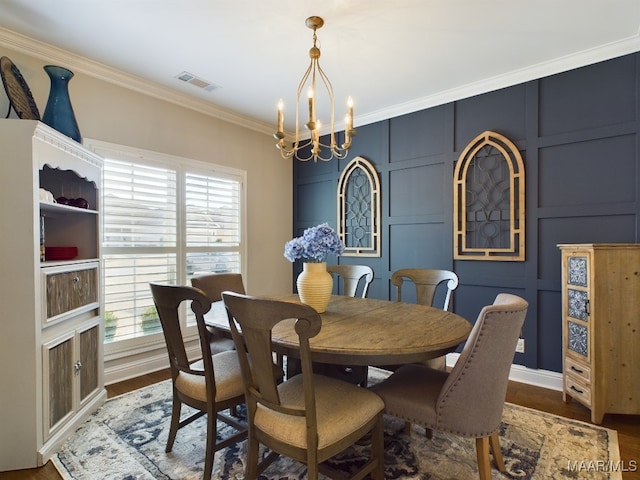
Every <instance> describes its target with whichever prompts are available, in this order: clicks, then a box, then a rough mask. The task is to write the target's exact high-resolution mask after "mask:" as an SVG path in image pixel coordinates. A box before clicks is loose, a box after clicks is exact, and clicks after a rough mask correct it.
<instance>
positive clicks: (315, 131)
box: [273, 16, 356, 162]
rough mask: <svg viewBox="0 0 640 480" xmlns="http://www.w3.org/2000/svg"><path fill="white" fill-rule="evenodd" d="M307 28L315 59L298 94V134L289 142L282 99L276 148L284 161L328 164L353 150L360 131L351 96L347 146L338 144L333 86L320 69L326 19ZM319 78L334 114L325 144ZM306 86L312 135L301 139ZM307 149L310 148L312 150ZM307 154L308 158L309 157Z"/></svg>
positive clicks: (312, 21)
mask: <svg viewBox="0 0 640 480" xmlns="http://www.w3.org/2000/svg"><path fill="white" fill-rule="evenodd" d="M305 25H306V26H307V27H309V28H310V29H312V30H313V47H311V48H310V49H309V57H310V58H311V62H310V63H309V68H307V71H306V72H305V73H304V75H303V76H302V80H300V85H298V93H297V94H296V135H295V138H294V139H293V141H291V142H290V143H289V142H287V140H286V139H285V134H284V104H283V102H282V99H281V100H280V101H279V102H278V131H277V132H276V133H274V134H273V136H274V137H275V138H276V139H277V140H278V142H277V143H276V147H277V148H278V149H279V150H280V154H281V155H282V157H283V158H291V157H295V158H297V159H298V160H301V161H303V162H306V161H308V160H311V159H313V161H314V162H317V161H318V160H323V161H325V162H326V161H329V160H331V159H332V158H334V157H335V158H339V159H342V158H345V157H346V156H347V153H348V152H349V148H350V147H351V138H352V137H353V136H354V135H355V134H356V131H355V130H354V128H353V100H352V99H351V97H349V99H348V100H347V114H346V116H345V119H344V125H345V127H344V143H343V144H342V145H338V144H337V143H336V135H335V122H334V108H333V87H332V86H331V82H330V81H329V78H328V77H327V76H326V74H325V73H324V71H323V70H322V68H321V67H320V62H319V59H320V49H319V48H318V47H317V46H316V41H317V36H316V30H317V29H319V28H322V26H323V25H324V20H323V19H322V18H320V17H316V16H313V17H309V18H307V20H306V21H305ZM318 77H319V78H320V80H321V81H322V85H324V88H325V89H326V91H327V95H328V98H329V107H330V112H331V118H330V125H329V127H330V134H329V140H330V143H329V144H325V143H322V142H321V141H320V131H321V128H322V124H321V122H320V120H319V119H318V118H317V117H316V112H317V110H316V99H317V98H318V93H319V92H318V90H316V80H317V78H318ZM305 86H306V87H307V101H308V108H309V115H308V121H307V123H305V127H306V130H307V131H308V132H309V138H308V139H307V138H306V135H305V136H304V138H303V139H301V138H300V136H301V131H300V130H301V129H300V126H299V112H300V95H301V94H302V91H303V90H304V89H305ZM303 102H304V100H303ZM303 104H304V103H303ZM307 147H309V149H308V150H307ZM323 149H328V153H327V154H325V155H324V156H323V155H322V153H323V152H324V150H323ZM307 152H308V155H306V153H307Z"/></svg>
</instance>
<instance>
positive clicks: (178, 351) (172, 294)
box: [149, 283, 215, 398]
mask: <svg viewBox="0 0 640 480" xmlns="http://www.w3.org/2000/svg"><path fill="white" fill-rule="evenodd" d="M149 286H150V288H151V294H152V295H153V302H154V303H155V306H156V310H157V311H158V317H159V318H160V324H161V325H162V333H163V334H164V340H165V342H166V344H167V352H168V354H169V366H170V369H171V377H172V378H173V380H175V379H176V378H177V377H178V374H179V373H180V372H187V373H194V372H193V371H192V370H191V368H190V367H189V363H190V362H189V359H188V357H187V353H186V350H185V346H184V341H183V337H182V329H181V328H180V318H179V311H180V304H181V303H182V302H184V301H188V300H191V309H192V310H193V313H194V314H195V317H196V322H197V325H198V333H199V336H200V347H201V348H202V356H203V362H204V366H205V372H213V364H212V361H211V347H210V345H209V342H208V341H207V333H206V327H205V323H204V314H205V313H207V312H208V311H209V310H210V309H211V302H210V301H209V299H208V298H207V296H206V295H205V294H204V292H203V291H202V290H199V289H197V288H194V287H189V286H178V285H165V284H160V283H150V284H149ZM200 374H201V375H202V372H200ZM212 383H213V382H212ZM212 388H214V389H215V386H212ZM213 398H215V395H214V396H213Z"/></svg>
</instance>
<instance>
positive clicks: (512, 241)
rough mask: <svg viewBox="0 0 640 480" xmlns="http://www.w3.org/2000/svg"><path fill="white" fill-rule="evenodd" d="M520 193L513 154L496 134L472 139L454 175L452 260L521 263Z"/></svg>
mask: <svg viewBox="0 0 640 480" xmlns="http://www.w3.org/2000/svg"><path fill="white" fill-rule="evenodd" d="M524 189H525V177H524V163H523V161H522V156H521V155H520V152H519V151H518V148H517V147H516V146H515V145H514V144H513V143H512V142H511V141H510V140H509V139H508V138H506V137H504V136H503V135H500V134H498V133H496V132H491V131H486V132H483V133H482V134H480V135H478V136H477V137H476V138H474V139H473V140H472V141H471V142H470V143H469V144H468V145H467V147H466V148H465V149H464V151H463V152H462V154H461V155H460V158H459V159H458V162H457V164H456V168H455V172H454V185H453V192H454V197H453V205H454V219H453V226H454V249H453V255H454V258H455V259H464V260H502V261H505V260H506V261H524V259H525V205H524V199H525V196H524V193H525V192H524Z"/></svg>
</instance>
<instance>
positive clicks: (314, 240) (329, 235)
mask: <svg viewBox="0 0 640 480" xmlns="http://www.w3.org/2000/svg"><path fill="white" fill-rule="evenodd" d="M344 250H345V246H344V243H342V241H341V240H340V237H339V236H338V234H337V233H336V231H335V230H334V229H333V228H331V227H330V226H329V224H328V223H326V222H325V223H322V224H320V225H317V226H315V227H310V228H307V229H306V230H305V231H304V233H303V234H302V236H301V237H296V238H294V239H293V240H289V241H288V242H287V243H286V244H285V246H284V256H285V258H286V259H287V260H289V261H290V262H294V261H296V260H298V259H302V260H304V261H305V262H324V261H325V259H326V258H327V255H330V254H331V255H342V254H343V253H344Z"/></svg>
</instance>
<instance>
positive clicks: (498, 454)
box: [489, 431, 507, 472]
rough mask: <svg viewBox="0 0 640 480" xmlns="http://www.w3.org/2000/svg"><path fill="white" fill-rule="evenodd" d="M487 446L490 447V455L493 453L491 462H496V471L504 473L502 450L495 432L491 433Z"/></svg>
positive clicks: (505, 468) (505, 469)
mask: <svg viewBox="0 0 640 480" xmlns="http://www.w3.org/2000/svg"><path fill="white" fill-rule="evenodd" d="M489 445H490V446H491V453H493V461H494V462H496V466H497V467H498V470H500V471H501V472H506V471H507V467H505V465H504V459H503V458H502V449H501V448H500V439H499V437H498V432H497V431H495V432H493V433H492V434H491V436H490V437H489Z"/></svg>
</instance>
